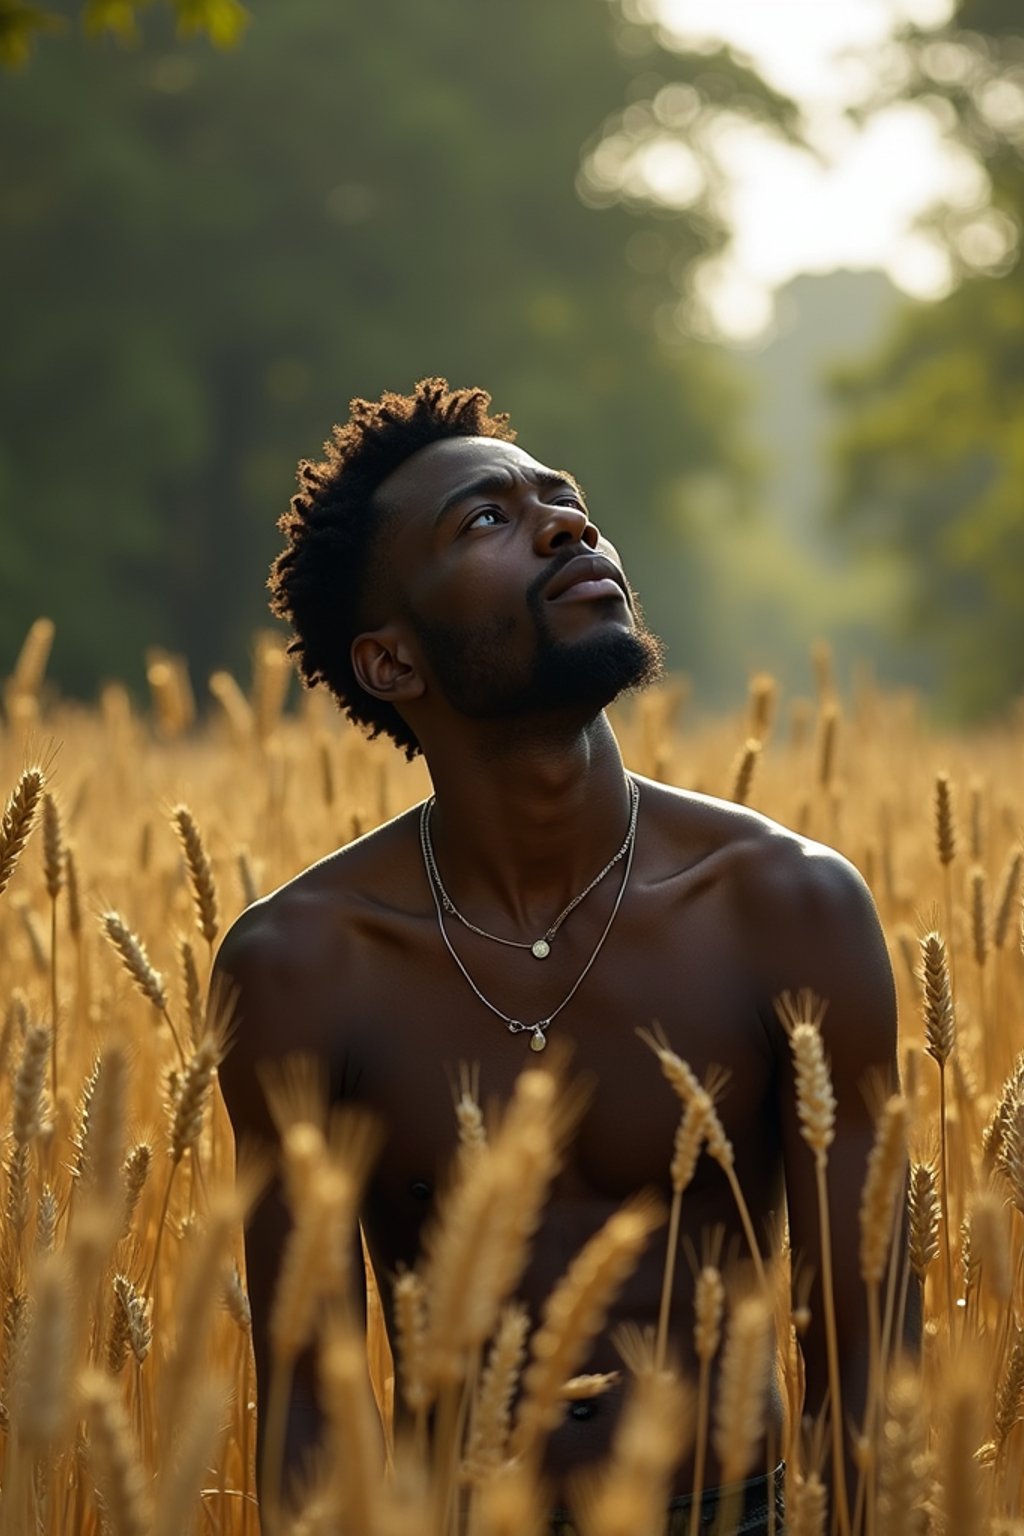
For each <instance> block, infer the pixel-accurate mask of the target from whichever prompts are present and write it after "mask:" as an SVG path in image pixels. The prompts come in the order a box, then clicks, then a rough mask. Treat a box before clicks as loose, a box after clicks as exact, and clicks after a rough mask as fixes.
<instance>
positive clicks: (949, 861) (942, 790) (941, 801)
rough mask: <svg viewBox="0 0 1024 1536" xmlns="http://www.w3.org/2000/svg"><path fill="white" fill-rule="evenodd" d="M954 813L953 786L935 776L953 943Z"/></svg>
mask: <svg viewBox="0 0 1024 1536" xmlns="http://www.w3.org/2000/svg"><path fill="white" fill-rule="evenodd" d="M956 845H957V829H956V812H955V808H954V805H953V786H952V784H951V783H950V779H949V774H948V773H939V774H936V776H935V850H936V853H937V854H938V857H939V864H940V866H941V869H942V885H943V896H944V900H945V918H946V932H947V933H948V934H949V936H950V943H952V942H953V935H954V931H955V930H954V927H953V861H954V859H955V858H956V854H957V846H956ZM950 974H951V975H955V969H954V965H953V957H952V955H951V957H950Z"/></svg>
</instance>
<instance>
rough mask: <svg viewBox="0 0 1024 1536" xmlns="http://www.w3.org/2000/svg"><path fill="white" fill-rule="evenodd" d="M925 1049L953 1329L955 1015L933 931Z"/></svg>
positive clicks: (940, 944)
mask: <svg viewBox="0 0 1024 1536" xmlns="http://www.w3.org/2000/svg"><path fill="white" fill-rule="evenodd" d="M921 983H922V988H923V993H924V1036H925V1050H926V1051H927V1052H928V1054H929V1056H931V1058H932V1059H933V1061H935V1062H936V1064H937V1065H938V1068H939V1198H940V1201H941V1204H942V1228H943V1233H942V1238H943V1257H944V1261H945V1274H946V1316H947V1321H948V1323H949V1327H950V1331H952V1327H953V1259H952V1251H951V1244H950V1227H949V1135H948V1128H947V1117H946V1064H947V1062H948V1061H949V1058H950V1055H951V1054H952V1051H953V1047H954V1044H955V1043H956V1015H955V1012H954V1008H953V991H952V982H951V978H950V970H949V962H948V957H947V953H946V945H945V941H944V939H943V937H942V935H941V934H940V933H937V932H936V931H935V930H934V929H933V930H932V931H931V932H930V933H926V934H925V935H924V937H923V939H922V940H921Z"/></svg>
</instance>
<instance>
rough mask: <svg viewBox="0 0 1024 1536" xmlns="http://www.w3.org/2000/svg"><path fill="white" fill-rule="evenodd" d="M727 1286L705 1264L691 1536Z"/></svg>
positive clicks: (699, 1295)
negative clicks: (712, 1377) (713, 1364)
mask: <svg viewBox="0 0 1024 1536" xmlns="http://www.w3.org/2000/svg"><path fill="white" fill-rule="evenodd" d="M724 1308H725V1286H724V1284H723V1283H722V1275H721V1272H720V1270H719V1269H718V1267H717V1265H715V1264H705V1265H704V1266H703V1268H702V1269H701V1271H700V1273H699V1274H698V1276H697V1283H696V1286H695V1288H694V1293H693V1318H694V1321H693V1347H694V1352H695V1354H696V1356H697V1359H698V1360H699V1362H700V1372H699V1378H698V1382H697V1439H696V1448H695V1455H694V1463H693V1503H692V1505H691V1507H690V1536H697V1532H698V1530H699V1527H700V1511H701V1496H702V1494H703V1492H704V1468H705V1463H706V1460H707V1448H708V1417H709V1411H710V1405H711V1362H712V1360H713V1359H714V1357H715V1355H716V1354H717V1352H718V1346H719V1343H720V1342H721V1337H722V1313H723V1311H724Z"/></svg>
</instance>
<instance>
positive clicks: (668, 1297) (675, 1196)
mask: <svg viewBox="0 0 1024 1536" xmlns="http://www.w3.org/2000/svg"><path fill="white" fill-rule="evenodd" d="M713 1113H714V1105H713V1104H712V1102H711V1097H710V1095H709V1094H708V1093H706V1092H705V1091H704V1090H703V1089H699V1090H698V1092H697V1093H696V1094H694V1096H693V1098H692V1099H691V1100H690V1102H689V1103H688V1104H687V1106H686V1108H685V1109H684V1110H683V1113H682V1116H681V1117H680V1120H679V1125H678V1127H677V1128H676V1139H675V1146H674V1148H673V1152H672V1163H671V1165H670V1168H669V1177H670V1178H671V1180H672V1206H671V1210H670V1211H669V1219H668V1239H667V1241H666V1244H665V1266H664V1271H663V1274H662V1279H661V1305H660V1307H659V1309H658V1335H657V1343H656V1346H655V1355H654V1358H655V1365H656V1367H657V1369H658V1370H662V1369H664V1365H665V1356H666V1352H667V1350H668V1324H669V1314H670V1311H671V1306H672V1289H673V1282H674V1280H675V1268H676V1253H677V1251H678V1247H679V1217H680V1212H681V1210H682V1203H683V1195H684V1193H685V1191H686V1189H687V1187H688V1186H689V1184H690V1182H691V1180H692V1179H693V1175H694V1173H695V1172H696V1169H697V1160H698V1158H699V1157H700V1149H701V1145H702V1143H703V1141H704V1137H705V1135H706V1134H707V1126H708V1121H709V1118H710V1116H711V1115H712V1114H713Z"/></svg>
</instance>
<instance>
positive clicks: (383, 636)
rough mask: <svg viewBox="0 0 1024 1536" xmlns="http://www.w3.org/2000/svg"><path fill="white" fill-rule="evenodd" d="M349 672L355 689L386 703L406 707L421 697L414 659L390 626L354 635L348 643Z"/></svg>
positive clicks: (422, 685) (419, 681)
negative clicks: (349, 649)
mask: <svg viewBox="0 0 1024 1536" xmlns="http://www.w3.org/2000/svg"><path fill="white" fill-rule="evenodd" d="M351 655H352V669H353V671H354V672H355V674H356V680H357V681H358V683H359V686H360V687H361V688H363V689H365V690H366V692H367V693H369V694H372V696H373V697H374V698H375V699H382V700H383V701H384V703H386V704H408V703H410V702H411V701H412V700H413V699H418V698H421V697H422V695H423V691H424V683H423V678H422V677H421V675H420V672H419V670H418V668H417V666H416V659H415V657H414V656H413V654H412V652H411V650H410V649H409V647H408V645H407V644H406V642H405V640H403V639H402V638H401V637H400V635H399V634H398V632H397V631H396V630H395V629H393V628H391V627H390V626H385V628H383V629H375V630H371V631H369V632H368V633H367V634H363V635H357V636H356V638H355V639H354V640H353V641H352V652H351Z"/></svg>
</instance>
